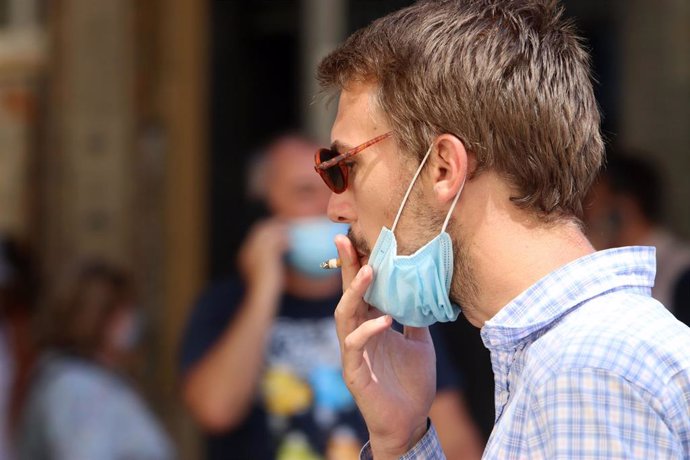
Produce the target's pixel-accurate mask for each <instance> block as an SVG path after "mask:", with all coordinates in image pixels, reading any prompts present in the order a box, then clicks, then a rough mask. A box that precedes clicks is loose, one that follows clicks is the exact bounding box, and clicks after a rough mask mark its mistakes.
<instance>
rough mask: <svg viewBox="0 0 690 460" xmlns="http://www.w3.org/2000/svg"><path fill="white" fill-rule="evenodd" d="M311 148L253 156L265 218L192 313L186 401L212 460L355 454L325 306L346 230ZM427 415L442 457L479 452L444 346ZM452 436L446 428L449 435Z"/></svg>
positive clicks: (334, 292)
mask: <svg viewBox="0 0 690 460" xmlns="http://www.w3.org/2000/svg"><path fill="white" fill-rule="evenodd" d="M316 149H317V146H316V145H315V144H313V143H311V142H309V141H307V140H306V139H303V138H301V137H298V136H288V137H281V138H279V139H278V140H276V141H275V142H274V143H272V144H271V145H270V146H269V147H268V148H267V149H266V153H265V155H264V157H263V158H262V159H261V160H260V161H258V162H256V163H255V165H254V167H253V171H252V173H251V174H250V175H249V177H250V178H251V182H250V189H251V190H253V192H254V194H255V195H258V196H261V197H262V198H263V199H264V200H265V205H266V206H267V208H268V211H269V212H270V215H271V217H269V218H267V219H264V220H262V221H260V222H258V223H257V224H255V226H254V227H253V228H252V229H251V230H250V232H249V234H248V236H247V237H246V239H245V242H244V244H243V246H242V248H241V251H240V257H239V266H240V267H239V268H240V273H241V279H230V280H226V281H222V282H219V283H216V284H213V285H211V286H210V287H209V288H208V289H207V290H206V291H205V292H204V293H203V295H202V296H201V298H200V299H199V301H198V303H197V304H196V306H195V307H194V310H193V311H192V313H191V316H190V318H189V323H188V324H187V328H186V331H185V334H184V339H183V342H182V347H181V371H182V379H183V393H184V399H185V401H186V403H187V405H188V407H189V409H190V411H191V412H192V414H193V415H194V417H195V418H196V419H197V420H198V422H199V424H200V425H201V426H202V428H203V429H204V431H205V432H206V433H207V434H208V438H207V439H208V444H207V449H208V450H207V458H209V459H214V460H215V459H225V458H234V459H278V460H281V459H294V458H299V459H320V458H326V459H333V460H339V459H356V458H358V456H359V450H360V448H361V447H362V445H363V443H364V441H365V440H366V439H367V433H366V427H365V425H364V423H363V421H362V419H361V416H360V414H359V412H358V411H357V408H356V407H355V404H354V400H353V399H352V397H351V395H350V393H349V392H348V390H347V388H346V386H345V383H344V382H343V380H342V376H341V372H342V371H341V368H340V358H339V348H338V341H337V336H336V333H335V324H334V320H333V311H334V309H335V306H336V305H337V303H338V300H339V297H340V294H341V277H340V273H339V270H330V271H329V270H323V269H321V268H320V267H319V264H320V263H321V262H322V261H324V260H326V259H329V258H331V257H336V256H337V253H336V250H335V246H334V244H333V238H334V237H335V235H336V234H338V233H343V234H344V233H347V230H348V227H347V226H346V225H342V224H336V223H333V222H330V221H329V219H328V217H326V215H325V213H326V208H327V204H328V200H329V197H330V191H329V189H328V188H326V187H325V186H324V184H323V182H322V181H321V179H320V178H319V176H318V175H317V174H315V173H314V170H313V164H314V159H313V158H314V153H315V151H316ZM437 354H438V365H439V378H438V388H439V396H438V399H437V401H436V404H435V407H434V409H433V410H432V417H433V418H434V421H435V423H436V424H437V425H438V426H439V431H440V432H441V433H442V438H441V439H442V440H443V441H444V442H445V445H444V447H446V449H447V450H446V453H447V455H448V457H449V458H451V459H453V458H479V457H480V456H481V446H480V444H479V437H478V435H477V430H476V428H475V427H474V425H473V424H472V422H471V420H470V418H469V416H468V415H467V413H466V410H465V409H464V406H463V402H462V400H461V395H460V393H459V391H458V388H457V378H456V377H455V375H454V374H453V371H452V370H451V369H450V368H449V367H448V364H447V362H446V360H445V354H444V350H443V349H442V348H441V349H439V350H438V352H437ZM450 433H452V434H450Z"/></svg>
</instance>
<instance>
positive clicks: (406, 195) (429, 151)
mask: <svg viewBox="0 0 690 460" xmlns="http://www.w3.org/2000/svg"><path fill="white" fill-rule="evenodd" d="M433 147H434V145H433V144H431V145H430V146H429V150H427V151H426V155H424V158H423V159H422V162H421V163H420V164H419V168H417V171H416V172H415V173H414V176H413V177H412V182H410V185H409V186H408V187H407V191H406V192H405V196H404V197H403V199H402V202H401V203H400V207H399V208H398V213H397V214H396V215H395V220H394V221H393V226H392V227H391V232H394V233H395V227H397V226H398V221H399V220H400V216H401V215H402V210H403V208H404V207H405V203H407V199H408V198H409V197H410V192H412V187H413V186H414V183H415V182H416V181H417V177H419V173H420V172H421V171H422V168H423V167H424V164H425V163H426V160H428V159H429V154H431V149H432V148H433ZM465 180H467V176H465V177H464V178H463V179H462V184H460V190H458V193H456V194H455V198H453V203H452V204H451V205H450V210H449V211H448V214H446V220H444V221H443V227H441V233H443V232H445V231H446V227H448V223H449V222H450V216H451V215H452V214H453V210H454V209H455V205H456V204H457V203H458V199H459V198H460V194H461V193H462V189H463V188H465Z"/></svg>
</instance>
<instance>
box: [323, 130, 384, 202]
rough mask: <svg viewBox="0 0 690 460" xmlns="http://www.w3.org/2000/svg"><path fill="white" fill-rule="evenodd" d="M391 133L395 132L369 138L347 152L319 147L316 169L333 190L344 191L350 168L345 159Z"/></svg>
mask: <svg viewBox="0 0 690 460" xmlns="http://www.w3.org/2000/svg"><path fill="white" fill-rule="evenodd" d="M391 134H393V132H392V131H389V132H387V133H385V134H381V135H380V136H376V137H375V138H373V139H371V140H368V141H366V142H365V143H363V144H360V145H358V146H357V147H355V148H353V149H351V150H348V151H347V152H345V153H338V151H337V150H335V149H334V148H330V149H326V148H323V149H319V150H318V151H317V152H316V155H314V163H315V165H314V169H315V170H316V172H317V173H319V175H320V176H321V178H322V179H323V181H324V182H325V183H326V185H328V188H330V189H331V190H333V191H334V192H335V193H343V192H344V191H345V190H347V185H348V184H347V173H348V169H347V166H345V165H344V164H343V161H344V160H346V159H348V158H350V157H351V156H353V155H356V154H358V153H359V152H361V151H362V150H364V149H366V148H368V147H371V146H372V145H374V144H376V143H377V142H381V141H382V140H384V139H386V138H388V137H390V136H391Z"/></svg>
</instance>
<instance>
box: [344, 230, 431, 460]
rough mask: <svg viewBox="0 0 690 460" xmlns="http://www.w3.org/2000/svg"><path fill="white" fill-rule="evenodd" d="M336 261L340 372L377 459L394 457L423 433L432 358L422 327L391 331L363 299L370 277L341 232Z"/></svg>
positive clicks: (428, 338)
mask: <svg viewBox="0 0 690 460" xmlns="http://www.w3.org/2000/svg"><path fill="white" fill-rule="evenodd" d="M336 246H337V247H338V254H339V256H340V260H341V262H342V276H343V292H344V293H343V297H342V298H341V299H340V302H339V303H338V307H337V308H336V310H335V322H336V329H337V332H338V339H339V341H340V350H341V354H342V362H343V376H344V378H345V383H346V384H347V387H348V388H349V389H350V392H351V393H352V395H353V396H354V398H355V401H357V406H358V407H359V409H360V411H361V412H362V415H363V416H364V420H365V421H366V423H367V428H368V429H369V436H370V442H371V448H372V452H373V453H374V458H376V459H377V460H379V459H383V458H398V457H400V456H401V455H403V454H404V453H405V452H407V451H408V450H410V449H411V448H412V447H413V446H414V445H415V444H416V443H417V441H419V439H421V438H422V436H423V435H424V433H425V432H426V420H427V414H428V413H429V409H430V408H431V403H432V401H433V398H434V394H435V392H436V363H435V360H436V356H435V353H434V345H433V342H432V340H431V335H430V334H429V330H428V328H412V327H405V329H404V333H403V334H400V333H399V332H396V331H394V330H393V329H391V327H390V326H391V324H392V319H391V317H390V316H388V315H385V316H382V315H381V313H380V312H378V311H377V310H376V309H373V308H371V307H370V306H369V305H368V304H367V303H365V302H364V300H363V295H364V292H365V291H366V289H367V287H368V286H369V284H370V283H371V281H372V278H373V272H372V269H371V267H370V266H368V265H365V266H363V267H360V262H359V259H358V257H357V254H356V251H355V249H354V247H353V246H352V243H351V242H350V240H349V239H348V238H347V237H345V236H338V237H336Z"/></svg>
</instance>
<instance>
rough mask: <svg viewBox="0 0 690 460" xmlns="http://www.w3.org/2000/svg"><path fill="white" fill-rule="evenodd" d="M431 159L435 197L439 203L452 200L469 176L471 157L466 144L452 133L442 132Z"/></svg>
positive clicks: (437, 139) (430, 171) (431, 174)
mask: <svg viewBox="0 0 690 460" xmlns="http://www.w3.org/2000/svg"><path fill="white" fill-rule="evenodd" d="M430 160H431V165H430V166H431V167H430V169H429V173H430V176H431V181H432V186H433V192H434V196H435V198H436V199H437V200H438V202H439V203H446V202H450V201H452V200H453V198H455V195H457V193H458V191H459V190H460V187H462V186H463V183H464V182H465V179H466V178H467V177H468V161H469V158H468V154H467V151H466V150H465V145H464V144H463V143H462V141H461V140H460V139H458V138H457V137H455V136H453V135H452V134H442V135H440V136H439V137H437V138H436V146H435V147H434V152H432V156H431V158H430Z"/></svg>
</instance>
